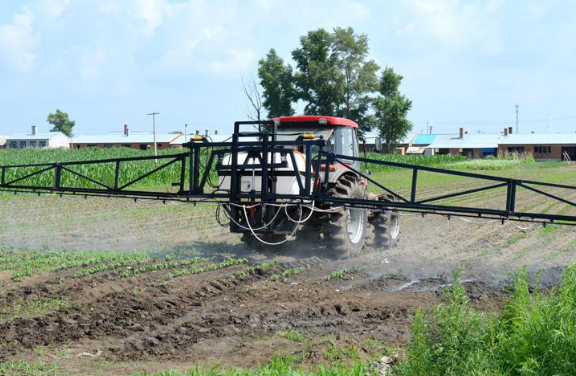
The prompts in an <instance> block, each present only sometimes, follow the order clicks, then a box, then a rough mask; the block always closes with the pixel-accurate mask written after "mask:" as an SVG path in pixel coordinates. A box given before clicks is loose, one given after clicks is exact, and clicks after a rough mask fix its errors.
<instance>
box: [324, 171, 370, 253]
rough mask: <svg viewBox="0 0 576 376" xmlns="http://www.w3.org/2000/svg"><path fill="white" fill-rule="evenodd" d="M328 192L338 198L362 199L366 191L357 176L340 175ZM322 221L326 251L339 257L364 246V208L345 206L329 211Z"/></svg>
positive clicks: (356, 251) (366, 222) (365, 222)
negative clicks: (326, 244)
mask: <svg viewBox="0 0 576 376" xmlns="http://www.w3.org/2000/svg"><path fill="white" fill-rule="evenodd" d="M328 194H329V195H330V196H333V197H338V198H355V199H364V198H365V196H366V193H365V191H364V189H363V188H362V186H361V185H360V182H359V181H358V178H356V177H353V176H343V177H341V178H340V179H339V180H338V181H337V182H336V184H334V186H333V187H332V188H330V189H329V191H328ZM325 218H326V220H325V221H324V222H323V229H324V239H326V240H327V241H328V251H330V252H333V253H335V254H336V256H337V257H339V258H348V257H352V256H355V255H357V254H358V253H360V251H361V250H362V249H363V248H364V244H365V241H366V228H367V224H368V216H367V214H366V210H365V209H352V208H345V209H343V210H340V211H336V212H331V213H329V214H328V215H327V216H326V217H325Z"/></svg>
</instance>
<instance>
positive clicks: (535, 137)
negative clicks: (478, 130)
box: [498, 133, 576, 161]
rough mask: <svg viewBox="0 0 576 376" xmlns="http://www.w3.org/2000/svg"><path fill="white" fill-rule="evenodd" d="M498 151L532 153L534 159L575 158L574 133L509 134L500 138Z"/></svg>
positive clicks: (503, 152) (575, 140)
mask: <svg viewBox="0 0 576 376" xmlns="http://www.w3.org/2000/svg"><path fill="white" fill-rule="evenodd" d="M498 153H500V154H501V155H503V154H506V153H526V154H532V155H533V156H534V159H536V160H540V161H545V160H557V161H564V160H570V161H574V160H576V133H556V134H554V133H553V134H537V133H528V134H510V133H507V134H506V135H504V136H502V137H501V138H500V142H499V145H498Z"/></svg>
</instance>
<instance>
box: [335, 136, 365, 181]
mask: <svg viewBox="0 0 576 376" xmlns="http://www.w3.org/2000/svg"><path fill="white" fill-rule="evenodd" d="M335 136H336V137H335V138H336V142H335V149H336V150H335V151H336V154H341V155H346V156H350V157H358V156H359V146H358V135H357V134H356V129H355V128H351V127H337V128H336V134H335ZM344 162H347V163H349V164H350V165H351V166H352V167H353V168H354V169H356V170H357V171H360V162H359V161H351V160H350V161H346V160H344Z"/></svg>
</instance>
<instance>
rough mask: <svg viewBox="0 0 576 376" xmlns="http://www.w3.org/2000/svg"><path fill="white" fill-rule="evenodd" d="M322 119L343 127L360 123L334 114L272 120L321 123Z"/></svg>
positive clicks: (284, 117)
mask: <svg viewBox="0 0 576 376" xmlns="http://www.w3.org/2000/svg"><path fill="white" fill-rule="evenodd" d="M320 119H326V124H329V125H337V126H341V127H352V128H358V124H356V123H355V122H353V121H352V120H349V119H345V118H341V117H334V116H282V117H278V118H274V119H272V120H278V121H279V122H280V124H283V123H319V121H320Z"/></svg>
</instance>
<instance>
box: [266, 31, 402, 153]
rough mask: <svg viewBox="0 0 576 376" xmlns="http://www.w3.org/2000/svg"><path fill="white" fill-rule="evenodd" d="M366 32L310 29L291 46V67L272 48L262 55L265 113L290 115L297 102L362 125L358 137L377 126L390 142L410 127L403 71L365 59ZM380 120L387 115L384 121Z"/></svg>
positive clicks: (307, 109) (312, 111)
mask: <svg viewBox="0 0 576 376" xmlns="http://www.w3.org/2000/svg"><path fill="white" fill-rule="evenodd" d="M369 52H370V48H369V45H368V36H366V35H365V34H356V33H355V32H354V29H352V28H351V27H348V28H335V29H334V30H333V31H332V32H328V31H326V30H325V29H318V30H313V31H309V32H308V33H307V34H306V35H303V36H302V37H300V45H299V46H298V47H297V48H296V49H294V50H293V51H292V59H293V60H294V62H295V68H294V71H293V70H292V67H291V66H290V65H287V64H285V63H284V61H283V60H282V59H281V58H280V57H279V56H278V55H277V53H276V51H275V50H274V49H271V50H270V52H269V53H268V55H267V56H266V58H265V59H262V60H260V62H259V69H258V76H259V77H260V84H261V85H262V87H263V88H264V94H263V95H264V107H265V108H266V109H267V110H268V112H269V116H279V115H290V114H293V113H294V111H293V109H292V106H293V105H294V104H296V103H302V104H303V105H304V113H305V114H309V115H327V116H342V117H346V118H348V119H351V120H353V121H355V122H357V123H358V124H359V125H360V132H359V134H360V137H361V138H362V137H363V135H364V133H365V132H367V131H369V130H371V129H372V128H373V127H375V126H377V128H378V130H379V131H380V132H381V134H382V136H384V137H385V138H386V140H389V141H387V142H388V146H389V147H391V146H392V145H393V144H395V143H397V142H398V140H400V139H401V138H402V137H404V135H405V134H406V133H407V132H408V131H409V130H410V129H411V124H410V122H408V121H407V120H406V114H407V113H408V111H409V110H410V107H411V105H412V102H411V101H410V100H408V99H407V98H406V97H404V96H402V95H401V94H400V93H399V91H398V87H399V85H400V82H401V81H402V76H400V75H396V74H395V73H394V71H393V70H392V69H391V68H387V69H385V70H384V71H383V73H382V78H381V79H380V80H379V79H378V72H379V71H380V67H379V66H378V64H377V63H376V62H375V61H374V60H372V59H370V58H369ZM383 119H387V120H386V121H385V122H384V120H383Z"/></svg>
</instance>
